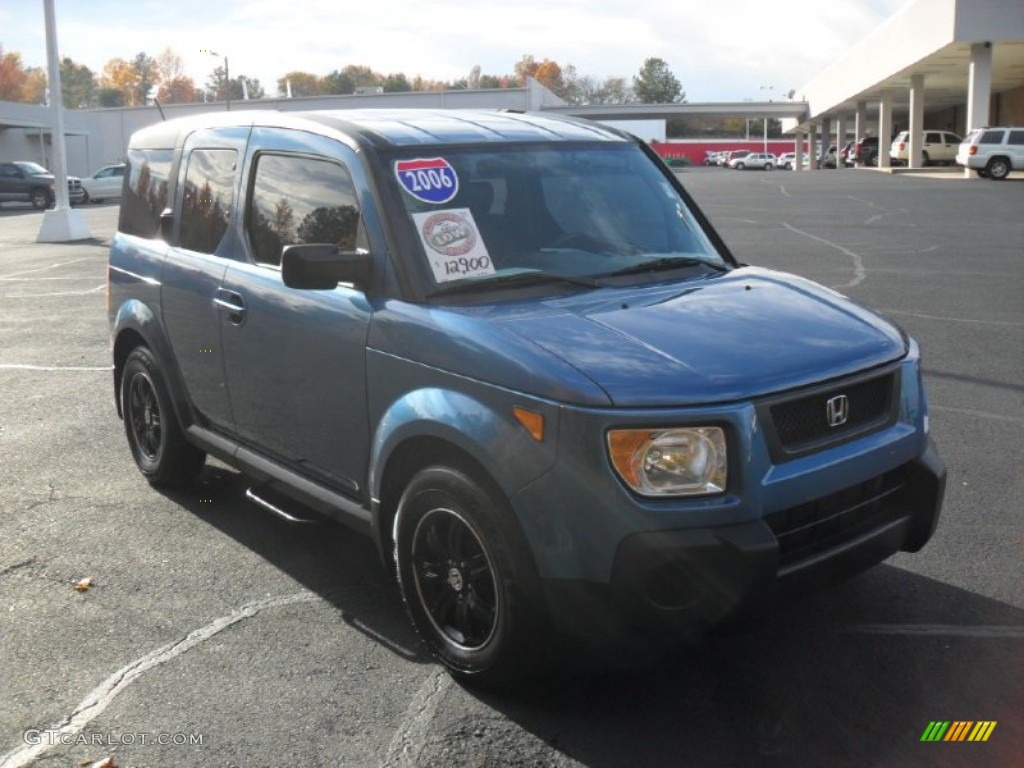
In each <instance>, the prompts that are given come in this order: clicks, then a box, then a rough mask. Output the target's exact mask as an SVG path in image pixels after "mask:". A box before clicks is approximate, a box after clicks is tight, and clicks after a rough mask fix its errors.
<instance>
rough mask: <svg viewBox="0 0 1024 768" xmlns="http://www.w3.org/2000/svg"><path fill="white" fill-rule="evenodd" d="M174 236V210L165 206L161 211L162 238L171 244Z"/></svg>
mask: <svg viewBox="0 0 1024 768" xmlns="http://www.w3.org/2000/svg"><path fill="white" fill-rule="evenodd" d="M172 237H174V211H172V210H171V209H170V208H164V209H163V211H161V212H160V239H161V240H163V241H164V242H165V243H167V244H168V245H170V244H171V238H172Z"/></svg>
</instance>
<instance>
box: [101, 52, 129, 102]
mask: <svg viewBox="0 0 1024 768" xmlns="http://www.w3.org/2000/svg"><path fill="white" fill-rule="evenodd" d="M115 93H116V94H118V96H116V97H115V96H114V94H115ZM99 95H100V97H101V98H100V103H101V104H103V106H107V107H112V106H117V107H119V106H129V107H130V106H133V105H134V98H135V70H134V69H133V68H132V65H131V64H130V63H129V62H127V61H125V60H124V59H122V58H113V59H110V60H109V61H108V62H107V63H106V64H104V65H103V74H102V75H101V76H100V94H99ZM104 102H105V103H104ZM113 102H117V103H113Z"/></svg>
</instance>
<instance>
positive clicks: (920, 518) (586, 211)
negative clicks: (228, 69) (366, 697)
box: [108, 110, 945, 684]
mask: <svg viewBox="0 0 1024 768" xmlns="http://www.w3.org/2000/svg"><path fill="white" fill-rule="evenodd" d="M108 276H109V278H108V279H109V285H108V287H109V319H110V327H111V332H112V341H113V355H112V357H113V385H114V393H115V395H116V402H117V409H118V413H119V414H120V415H121V416H122V417H123V419H124V428H125V434H126V437H127V442H128V446H129V448H130V450H131V453H132V456H133V457H134V459H135V462H136V464H137V465H138V468H139V469H140V470H141V472H142V474H143V475H144V476H145V477H146V478H147V479H148V480H149V481H150V482H151V483H153V484H154V485H182V484H187V483H188V482H189V481H191V480H192V479H193V478H195V476H196V475H197V474H198V473H199V472H201V471H202V468H203V464H204V461H205V457H206V455H207V454H209V455H212V456H216V457H217V458H219V459H221V460H222V461H224V462H227V463H228V464H229V465H231V466H233V467H236V468H237V469H238V470H239V471H240V472H241V473H242V474H243V475H244V476H246V477H247V478H248V481H249V482H250V483H251V488H250V490H249V491H248V496H249V498H251V499H252V500H253V501H254V502H255V503H256V504H257V505H259V506H260V507H262V508H263V509H265V510H267V511H270V512H273V513H275V514H279V515H281V516H283V517H285V518H286V519H302V518H306V517H316V516H326V517H331V518H335V519H337V520H339V521H341V522H343V523H345V524H347V525H349V526H351V527H352V528H354V529H356V530H358V531H362V532H365V533H367V534H369V535H370V536H372V538H373V540H374V541H375V542H376V545H377V547H378V548H379V551H380V554H381V558H382V562H383V563H384V564H385V565H386V566H387V567H389V568H394V569H395V572H396V574H397V579H398V583H399V586H400V588H401V591H402V595H403V596H404V599H405V604H406V607H407V609H408V613H409V616H410V618H411V620H412V623H413V625H414V626H415V627H416V629H417V630H418V632H419V634H420V636H421V637H422V638H423V641H424V642H425V644H426V646H427V647H428V648H429V649H430V651H431V652H432V653H433V654H434V655H435V656H436V657H437V658H438V659H439V660H440V661H441V662H443V663H444V664H445V665H446V666H447V667H448V668H449V669H450V670H451V671H452V673H453V674H455V675H457V676H460V677H462V678H464V679H466V680H469V681H474V682H477V683H483V684H497V683H509V682H514V681H517V680H520V679H524V676H525V672H527V671H529V670H531V669H533V668H535V665H536V664H539V663H540V661H539V660H540V659H541V658H542V657H543V656H544V655H545V654H547V653H549V652H550V651H551V650H552V648H554V647H555V646H556V645H557V644H556V643H555V642H554V638H555V637H558V636H563V635H568V636H572V637H575V638H577V639H578V640H579V641H581V642H607V641H608V640H609V639H610V638H616V639H620V638H621V637H623V636H630V637H633V638H641V639H648V640H653V639H658V640H659V641H660V640H661V639H663V638H679V637H686V638H693V637H699V636H700V635H701V634H702V633H704V632H705V631H706V630H707V629H708V628H709V627H713V626H717V625H720V624H722V623H723V622H726V621H728V620H730V619H734V618H739V617H744V616H748V615H749V614H750V613H751V612H757V611H760V610H764V609H765V608H766V607H767V606H770V604H771V600H770V598H771V597H772V595H773V594H774V593H775V592H776V591H777V590H783V589H787V588H789V587H797V586H799V587H803V586H807V585H821V584H823V583H826V582H829V581H832V580H834V579H837V578H843V577H846V576H849V575H851V574H853V573H856V572H858V571H860V570H862V569H864V568H866V567H868V566H870V565H872V564H874V563H877V562H879V561H881V560H882V559H884V558H886V557H888V556H889V555H891V554H893V553H894V552H897V551H899V550H904V551H917V550H919V549H920V548H921V547H923V546H924V545H925V543H926V542H927V541H928V540H929V538H930V537H931V535H932V532H933V530H934V528H935V525H936V522H937V520H938V517H939V510H940V507H941V502H942V497H943V490H944V483H945V469H944V467H943V465H942V462H941V460H940V459H939V457H938V456H937V454H936V451H935V449H934V447H933V446H932V443H931V440H930V437H929V431H928V406H927V399H926V396H925V391H924V385H923V382H922V378H921V369H920V365H921V363H920V360H921V358H920V351H919V349H918V345H917V343H916V342H915V341H913V340H912V339H911V338H909V337H908V336H907V335H906V334H905V333H904V332H903V331H902V330H900V329H899V328H898V327H896V326H895V325H894V324H893V323H892V322H891V321H889V320H887V319H886V318H884V317H882V316H880V315H878V314H875V313H874V312H872V311H870V310H869V309H867V308H865V307H864V306H862V305H861V304H859V303H857V302H855V301H851V300H849V299H846V298H845V297H843V296H841V295H839V294H837V293H836V292H834V291H832V290H830V289H828V288H825V287H822V286H820V285H816V284H815V283H812V282H811V281H809V280H806V279H803V278H800V277H796V276H793V275H787V274H783V273H780V272H774V271H771V270H768V269H761V268H757V267H752V266H742V265H740V264H739V263H737V261H736V259H735V258H734V257H733V255H732V254H731V253H730V252H729V250H728V248H727V247H726V246H725V244H724V243H723V242H722V240H721V238H720V237H719V235H718V234H717V233H716V232H715V230H714V229H713V228H712V227H711V225H710V223H709V221H708V219H707V218H706V216H705V215H704V214H703V212H702V211H701V210H700V208H699V207H698V206H697V204H696V203H695V201H694V200H693V199H692V198H691V197H690V195H689V194H688V193H687V191H686V190H685V189H684V188H683V186H682V185H681V184H680V181H679V180H678V178H676V176H675V174H673V173H672V172H671V171H670V170H669V169H668V168H667V167H665V165H664V164H663V163H661V162H660V161H659V159H658V158H657V156H656V155H655V154H654V153H653V152H652V151H651V150H650V148H649V147H647V146H645V145H644V144H643V143H642V142H639V141H638V140H636V139H635V138H633V137H631V136H629V135H628V134H625V133H621V132H619V131H616V130H614V129H611V128H607V127H603V126H600V125H597V124H595V123H590V122H587V121H578V120H574V119H571V118H562V117H554V116H540V115H531V114H522V113H512V112H501V113H497V112H474V111H463V110H460V111H451V112H445V111H416V110H397V111H375V110H367V111H362V110H346V111H337V112H308V113H295V112H290V113H279V112H259V111H240V112H232V113H226V114H217V115H205V116H200V117H195V118H188V119H181V120H174V121H170V122H166V123H161V124H158V125H155V126H152V127H150V128H146V129H144V130H142V131H140V132H138V133H136V134H135V135H134V136H133V137H132V139H131V143H130V146H129V149H128V160H127V168H126V172H125V181H124V189H123V202H122V206H121V213H120V221H119V225H118V232H117V234H116V235H115V237H114V239H113V242H112V245H111V249H110V259H109V269H108ZM253 524H254V525H257V524H258V521H254V522H253Z"/></svg>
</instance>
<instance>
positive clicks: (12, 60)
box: [0, 45, 28, 101]
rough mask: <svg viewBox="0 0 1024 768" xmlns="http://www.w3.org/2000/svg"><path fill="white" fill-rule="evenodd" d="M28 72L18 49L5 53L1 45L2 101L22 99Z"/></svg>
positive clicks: (0, 76) (0, 94) (0, 95)
mask: <svg viewBox="0 0 1024 768" xmlns="http://www.w3.org/2000/svg"><path fill="white" fill-rule="evenodd" d="M27 80H28V74H27V73H26V72H25V68H24V67H23V66H22V65H21V54H20V53H18V52H17V51H11V52H10V53H4V48H3V46H2V45H0V101H21V100H22V97H23V95H24V89H25V83H26V81H27Z"/></svg>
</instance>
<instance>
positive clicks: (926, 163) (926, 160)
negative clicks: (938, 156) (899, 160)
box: [921, 152, 932, 168]
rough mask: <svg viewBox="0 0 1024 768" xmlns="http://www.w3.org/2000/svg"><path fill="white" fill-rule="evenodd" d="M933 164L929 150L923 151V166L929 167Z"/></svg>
mask: <svg viewBox="0 0 1024 768" xmlns="http://www.w3.org/2000/svg"><path fill="white" fill-rule="evenodd" d="M931 164H932V159H931V158H930V157H928V153H927V152H922V153H921V166H922V167H923V168H927V167H928V166H929V165H931Z"/></svg>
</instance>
